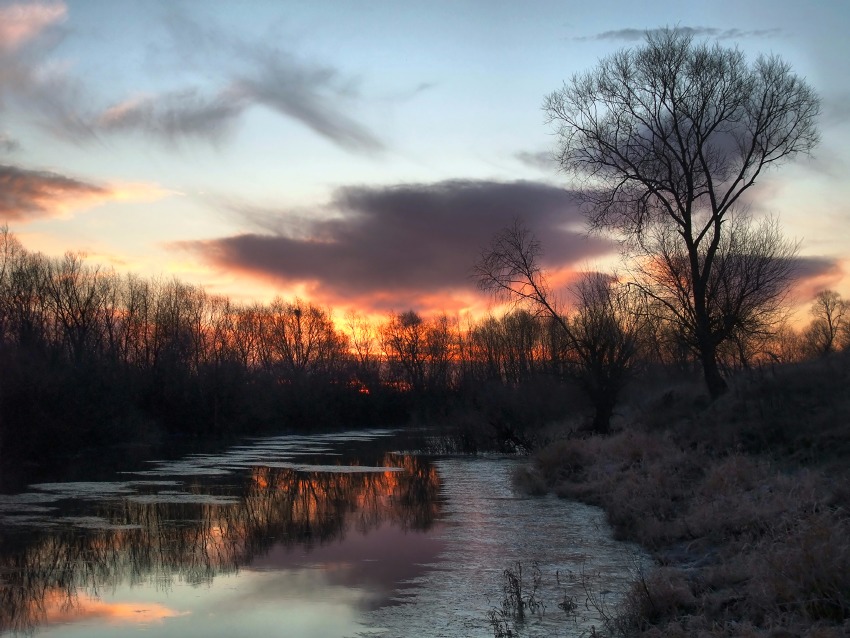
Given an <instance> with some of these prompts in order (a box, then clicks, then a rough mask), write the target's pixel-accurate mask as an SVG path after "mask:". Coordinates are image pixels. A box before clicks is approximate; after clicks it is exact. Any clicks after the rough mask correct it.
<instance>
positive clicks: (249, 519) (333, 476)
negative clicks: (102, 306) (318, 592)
mask: <svg viewBox="0 0 850 638" xmlns="http://www.w3.org/2000/svg"><path fill="white" fill-rule="evenodd" d="M230 461H231V466H233V465H234V463H233V460H232V459H231V460H230ZM349 463H350V464H349V465H347V466H342V465H339V466H336V467H322V468H319V467H315V466H312V467H313V469H309V468H310V467H311V466H307V465H303V464H302V465H300V466H297V465H293V466H292V467H284V465H286V464H284V463H277V464H276V465H277V466H274V465H275V464H271V465H253V466H251V465H250V464H249V463H244V464H243V465H245V466H248V467H247V471H245V472H243V473H240V474H232V473H224V474H223V476H226V480H220V481H218V482H216V481H210V480H201V479H200V478H198V477H197V476H195V477H194V478H193V479H192V480H191V482H189V483H188V484H186V485H183V484H181V483H180V481H176V482H175V481H156V480H151V481H145V480H143V481H131V482H127V483H116V484H109V485H108V484H97V485H94V486H88V487H86V486H84V485H83V484H75V485H73V486H71V487H68V486H64V487H63V486H62V485H52V486H41V488H42V491H41V492H40V493H35V494H30V495H24V497H20V498H18V499H17V500H14V499H11V498H7V500H6V506H7V507H6V510H7V511H10V510H11V512H12V513H13V514H14V515H13V516H7V517H6V518H5V520H4V529H3V532H2V534H0V632H9V631H13V632H32V631H34V630H35V629H36V628H37V627H39V626H40V625H44V624H53V623H64V622H72V621H77V620H79V619H80V618H92V617H97V618H102V619H107V620H108V619H116V620H117V619H122V618H129V619H131V620H132V622H141V623H150V622H153V621H156V620H161V619H163V618H176V617H179V616H180V615H181V613H183V612H181V611H180V609H176V608H172V607H171V606H170V605H164V604H161V603H152V602H146V603H145V604H144V605H141V606H140V605H139V604H129V603H107V602H104V600H103V599H102V597H101V593H102V592H109V591H115V590H116V589H118V588H124V587H126V586H128V585H129V586H144V587H147V588H151V587H153V588H154V589H156V590H163V589H166V590H167V589H169V588H171V587H174V586H175V583H179V584H180V585H181V586H182V584H183V583H187V584H189V585H192V586H198V585H207V586H210V585H212V583H213V581H214V580H215V579H217V578H220V577H226V576H228V575H234V574H236V573H237V571H238V570H239V569H240V567H245V566H251V569H252V570H255V569H256V570H262V569H269V570H271V569H273V568H274V569H280V568H281V566H283V565H287V564H295V563H297V560H296V558H297V556H300V555H301V554H303V552H312V553H315V554H316V555H317V556H316V558H321V559H322V560H326V561H327V564H329V565H337V566H339V569H338V573H336V574H334V575H332V576H331V577H330V580H331V581H333V580H334V579H336V580H338V581H339V582H340V583H341V584H348V583H350V582H353V581H356V580H357V578H359V577H358V576H356V575H353V574H352V571H351V569H349V567H347V566H350V565H351V560H350V556H349V554H350V553H351V552H354V553H356V552H357V551H358V549H357V543H360V544H362V543H364V542H369V543H373V544H374V543H379V544H380V545H381V549H382V550H383V551H388V552H392V551H393V550H392V548H393V547H396V549H399V548H403V547H404V546H405V545H404V544H403V543H397V542H394V541H392V540H391V538H390V537H391V536H392V535H393V534H397V533H398V531H399V530H400V531H402V532H405V531H420V530H427V529H429V528H431V527H432V526H433V525H434V524H435V521H436V520H437V519H438V516H439V514H440V500H439V493H440V479H439V477H438V474H437V472H436V470H435V469H434V468H433V467H432V466H431V465H430V463H428V462H427V461H425V460H423V459H421V458H419V457H414V456H409V455H397V454H386V455H384V456H383V457H382V458H381V459H379V461H378V462H377V463H375V465H374V466H361V465H359V462H358V461H349ZM290 465H292V464H290ZM188 474H191V472H190V473H188ZM199 474H200V473H199ZM212 475H213V476H215V473H214V472H213V473H212ZM184 476H185V474H184ZM81 486H82V487H81ZM175 486H179V487H180V488H181V489H179V490H175V489H174V487H175ZM86 490H88V492H86ZM84 492H85V494H83V493H84ZM38 494H41V495H42V497H38ZM81 494H83V496H81ZM49 508H56V509H53V510H50V509H49ZM388 530H393V531H392V533H390V532H389V531H388ZM355 532H356V533H355ZM367 533H368V536H367V535H366V534H367ZM347 535H353V536H356V538H355V539H354V540H355V541H356V542H354V543H350V544H346V545H343V544H341V543H334V541H340V540H342V539H344V538H345V537H346V536H347ZM366 539H368V541H366ZM349 545H351V546H349ZM294 550H298V552H300V553H298V552H295V553H294ZM408 564H416V561H415V559H413V560H411V561H410V562H409V563H408ZM388 565H390V562H387V563H386V564H385V565H384V566H383V567H382V568H383V569H384V570H385V571H386V573H383V574H382V573H381V570H372V573H371V576H370V577H371V578H375V579H377V580H381V579H383V578H386V579H387V580H392V581H393V582H397V580H399V579H400V578H402V577H403V576H404V575H402V574H399V573H395V572H394V571H393V568H392V567H388ZM391 589H392V586H391V584H390V583H388V584H387V585H386V590H387V591H390V590H391ZM376 604H377V603H373V605H376Z"/></svg>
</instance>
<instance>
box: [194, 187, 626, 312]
mask: <svg viewBox="0 0 850 638" xmlns="http://www.w3.org/2000/svg"><path fill="white" fill-rule="evenodd" d="M327 209H329V210H330V211H332V212H333V213H334V214H335V215H336V216H334V217H332V218H328V217H326V216H325V217H323V218H321V219H314V220H310V219H306V220H304V219H301V220H299V224H298V225H299V227H300V228H299V232H298V234H297V235H295V234H294V233H292V232H289V231H288V230H287V226H288V221H287V213H286V212H281V213H279V215H278V216H277V220H278V221H279V223H278V224H277V226H276V228H277V230H274V231H270V229H272V228H275V224H274V219H275V216H274V215H272V214H270V213H268V212H267V213H266V214H265V215H264V221H263V226H264V228H265V229H266V232H255V233H246V234H241V235H236V236H232V237H224V238H221V239H216V240H212V241H203V242H185V243H183V244H181V246H182V247H183V248H186V249H189V250H191V251H194V252H197V253H199V254H201V255H203V256H204V257H205V258H207V259H208V260H210V261H212V262H213V263H216V264H218V265H220V266H223V267H227V268H238V269H240V270H243V271H247V272H250V273H253V274H254V275H259V276H262V277H266V278H273V279H277V280H279V281H283V282H288V283H298V282H302V283H304V282H307V283H310V284H312V285H313V286H314V287H315V289H316V291H317V292H318V293H319V294H320V295H321V296H323V297H325V298H336V299H339V298H345V299H351V300H354V299H361V300H362V299H364V298H382V297H383V296H384V295H385V294H391V295H394V296H401V297H404V296H406V295H414V293H415V295H438V294H443V293H446V292H448V291H458V290H466V291H472V290H474V288H475V286H474V285H473V282H472V281H471V280H470V278H469V273H470V270H471V267H472V264H473V262H474V261H475V260H476V258H477V256H478V254H479V252H480V251H481V249H482V248H483V247H485V246H486V245H487V244H488V242H489V241H490V238H491V237H492V236H493V234H495V233H496V232H497V231H499V230H501V229H502V228H504V227H505V226H507V225H509V224H510V223H512V221H513V220H514V219H515V218H517V217H521V218H522V219H523V220H524V222H525V223H526V224H527V225H528V226H529V227H530V228H531V229H532V230H533V232H535V233H536V234H537V235H538V236H539V237H540V238H541V240H542V241H543V245H544V249H545V251H546V252H545V255H544V262H545V265H546V266H547V267H550V268H551V267H555V268H557V267H561V266H564V265H567V264H581V263H583V262H586V261H587V260H588V259H591V258H594V257H599V256H601V255H603V254H606V253H609V252H611V250H612V249H613V247H612V244H610V243H609V242H606V241H605V240H603V239H601V238H597V237H587V236H585V235H584V234H583V233H582V232H581V231H580V230H576V229H577V228H581V219H582V218H581V213H580V211H579V208H578V203H577V200H576V198H575V196H574V195H573V193H571V192H569V191H565V190H563V189H560V188H556V187H554V186H550V185H547V184H541V183H535V182H510V183H504V182H489V181H449V182H441V183H437V184H424V185H423V184H408V185H401V186H393V187H386V188H377V187H376V188H367V187H346V188H342V189H339V190H338V191H337V192H336V193H335V194H334V197H333V199H332V201H331V202H330V203H329V205H328V206H327ZM243 219H245V220H248V221H251V222H255V221H256V219H257V211H256V210H252V211H245V212H244V214H243Z"/></svg>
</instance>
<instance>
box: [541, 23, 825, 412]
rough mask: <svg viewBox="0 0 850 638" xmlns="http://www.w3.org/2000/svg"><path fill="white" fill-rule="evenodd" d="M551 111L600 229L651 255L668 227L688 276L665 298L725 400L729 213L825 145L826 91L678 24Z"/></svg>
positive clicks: (574, 86)
mask: <svg viewBox="0 0 850 638" xmlns="http://www.w3.org/2000/svg"><path fill="white" fill-rule="evenodd" d="M544 109H545V112H546V114H547V116H548V119H549V121H550V123H552V124H554V125H555V127H556V134H557V138H558V147H557V148H558V150H557V158H558V161H559V163H560V165H561V167H562V168H563V169H564V170H565V171H566V172H567V173H568V174H569V175H571V176H572V177H574V178H576V179H577V181H578V187H579V188H580V192H581V194H582V197H583V200H584V202H585V203H586V204H587V206H588V209H587V213H588V217H589V221H590V225H591V227H592V228H593V229H595V230H599V231H609V232H613V233H614V234H615V235H618V236H619V237H620V238H621V239H622V240H623V241H624V245H625V246H627V247H633V248H636V249H637V250H638V251H639V252H642V253H643V254H644V255H653V254H658V251H657V248H658V246H657V244H656V243H655V241H654V240H655V239H657V237H658V236H659V233H660V236H662V237H664V238H665V240H670V239H673V240H674V241H675V242H676V244H677V246H678V247H679V248H680V249H681V254H682V255H683V257H684V270H685V273H684V274H685V280H686V281H687V284H686V285H685V286H684V287H680V288H681V290H679V291H676V293H675V294H673V295H669V296H664V297H663V298H662V299H661V300H660V301H662V303H664V302H667V301H668V300H669V299H670V298H678V301H677V302H676V303H677V304H679V307H678V308H677V307H672V308H671V309H672V310H674V311H675V310H678V311H682V310H683V309H684V314H687V315H690V316H692V317H693V321H692V322H690V324H689V325H688V326H683V328H687V329H689V330H690V332H691V334H690V335H689V337H690V340H691V341H692V343H693V344H694V346H695V350H696V352H697V354H698V356H699V358H700V360H701V364H702V368H703V372H704V375H705V381H706V385H707V387H708V390H709V393H710V394H711V396H712V397H717V396H719V395H720V394H722V393H723V392H724V391H725V389H726V382H725V381H724V379H723V377H722V376H721V374H720V371H719V367H718V364H717V350H718V346H719V345H720V344H721V343H722V342H723V340H724V339H726V338H728V336H729V335H728V330H727V329H726V328H724V327H723V326H725V325H728V324H729V319H730V318H729V317H721V316H717V315H714V314H712V312H711V301H712V298H713V296H714V295H715V292H716V291H715V290H713V287H712V286H713V282H716V281H717V280H718V278H717V277H716V274H715V269H716V267H717V264H718V262H719V259H718V255H719V254H721V253H722V247H723V245H724V241H726V239H725V238H726V236H727V235H728V234H729V233H731V232H734V224H731V223H729V221H728V220H730V219H731V218H732V217H733V216H735V215H736V211H737V214H738V216H739V217H740V216H742V215H743V214H744V211H743V210H742V209H743V208H745V206H743V202H742V196H743V195H744V193H745V192H746V191H748V190H749V189H750V188H751V187H752V186H753V185H754V184H755V182H756V180H757V179H758V178H759V176H760V175H762V174H763V172H764V171H765V169H767V168H769V167H771V166H775V165H779V164H781V163H782V162H784V161H787V160H790V159H792V158H793V157H795V156H797V155H799V154H800V153H803V154H807V153H809V152H810V151H811V150H812V149H813V148H814V147H815V145H816V144H817V143H818V141H819V134H818V127H817V117H818V114H819V111H820V101H819V98H818V96H817V95H816V94H815V92H814V91H813V90H812V88H811V87H810V86H809V85H808V84H807V83H806V82H805V81H804V80H803V79H802V78H800V77H799V76H797V75H796V74H795V73H793V72H792V70H791V68H790V66H789V65H788V64H787V63H785V62H783V61H782V60H781V59H780V58H779V57H777V56H761V57H759V58H757V59H756V60H755V61H754V62H752V63H750V62H748V61H747V59H746V58H745V56H744V54H743V53H742V52H741V51H739V50H738V49H735V48H727V47H722V46H720V45H719V44H714V45H709V44H707V43H698V42H695V41H694V39H693V37H692V35H690V34H689V33H687V32H684V31H680V30H676V29H669V28H668V29H661V30H658V31H654V32H648V33H647V35H646V42H645V43H644V44H643V45H642V46H640V47H637V48H632V49H624V50H621V51H619V52H618V53H615V54H613V55H611V56H609V57H606V58H604V59H602V60H601V61H600V62H599V63H598V65H597V66H596V67H595V68H594V69H592V70H590V71H588V72H586V73H583V74H578V75H575V76H573V77H572V79H570V80H569V81H568V82H566V83H565V84H564V86H563V87H562V88H561V89H560V90H558V91H555V92H554V93H552V94H551V95H549V96H548V97H547V98H546V100H545V103H544ZM659 229H660V230H659ZM781 248H782V250H779V251H778V252H779V253H780V254H784V253H787V249H786V247H785V246H784V245H783V246H781ZM668 252H669V251H668ZM785 256H787V255H785ZM662 257H663V255H662ZM727 261H728V260H727ZM661 262H662V264H663V259H662V260H661ZM675 267H676V268H677V269H678V268H679V267H680V264H678V263H677V264H675ZM678 281H680V282H681V281H682V280H681V279H678ZM681 291H684V293H685V294H684V297H682V296H681V295H680V294H679V293H680V292H681ZM674 314H675V312H674ZM733 323H734V322H733Z"/></svg>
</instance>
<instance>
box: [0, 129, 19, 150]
mask: <svg viewBox="0 0 850 638" xmlns="http://www.w3.org/2000/svg"><path fill="white" fill-rule="evenodd" d="M19 148H21V143H20V142H18V140H16V139H15V138H13V137H11V136H10V135H7V134H6V133H0V153H12V152H14V151H17V150H18V149H19Z"/></svg>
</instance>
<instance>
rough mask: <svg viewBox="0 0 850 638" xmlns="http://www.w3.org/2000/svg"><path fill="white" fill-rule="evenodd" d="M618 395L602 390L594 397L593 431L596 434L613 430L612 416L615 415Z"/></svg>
mask: <svg viewBox="0 0 850 638" xmlns="http://www.w3.org/2000/svg"><path fill="white" fill-rule="evenodd" d="M616 403H617V397H616V395H611V394H608V393H605V392H600V393H598V394H596V396H594V397H593V409H594V413H593V423H592V424H591V426H590V427H591V431H592V432H593V433H594V434H603V435H605V434H608V433H609V432H610V430H611V417H612V416H614V406H615V405H616Z"/></svg>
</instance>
